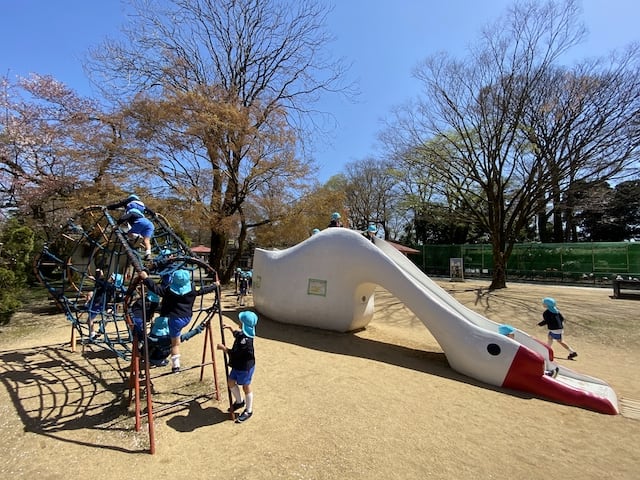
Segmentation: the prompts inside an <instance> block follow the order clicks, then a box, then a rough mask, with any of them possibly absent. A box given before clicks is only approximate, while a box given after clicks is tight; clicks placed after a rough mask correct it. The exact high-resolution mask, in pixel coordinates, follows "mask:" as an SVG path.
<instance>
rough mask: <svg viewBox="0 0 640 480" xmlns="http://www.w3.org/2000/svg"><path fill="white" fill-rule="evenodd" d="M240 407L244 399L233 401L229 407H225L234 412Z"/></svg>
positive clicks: (242, 405)
mask: <svg viewBox="0 0 640 480" xmlns="http://www.w3.org/2000/svg"><path fill="white" fill-rule="evenodd" d="M242 407H244V400H242V401H241V402H234V404H233V405H232V406H231V407H229V408H227V412H231V411H232V410H233V411H234V412H235V411H236V410H240V409H241V408H242Z"/></svg>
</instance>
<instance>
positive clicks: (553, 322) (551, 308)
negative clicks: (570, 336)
mask: <svg viewBox="0 0 640 480" xmlns="http://www.w3.org/2000/svg"><path fill="white" fill-rule="evenodd" d="M542 304H543V305H544V306H545V307H547V309H546V310H545V311H544V312H543V313H542V321H541V322H540V323H538V326H540V327H542V326H543V325H546V326H547V328H548V329H549V334H548V337H547V345H549V347H551V344H552V343H553V341H554V340H555V341H556V342H558V343H559V344H560V345H562V346H563V347H564V348H566V349H567V350H568V351H569V357H568V358H569V360H573V359H574V358H576V357H577V356H578V354H577V352H575V351H574V350H573V348H571V347H570V346H569V345H568V344H567V343H565V342H564V341H563V340H562V334H563V333H564V317H563V316H562V314H561V313H560V311H559V310H558V308H557V306H556V301H555V300H554V299H553V298H551V297H546V298H543V299H542Z"/></svg>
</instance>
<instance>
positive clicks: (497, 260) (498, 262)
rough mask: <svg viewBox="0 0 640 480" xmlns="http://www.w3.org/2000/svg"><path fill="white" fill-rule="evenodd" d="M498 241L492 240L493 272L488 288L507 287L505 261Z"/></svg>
mask: <svg viewBox="0 0 640 480" xmlns="http://www.w3.org/2000/svg"><path fill="white" fill-rule="evenodd" d="M501 243H502V242H500V241H495V240H494V242H493V245H492V247H493V248H492V249H493V273H492V274H491V285H489V290H498V289H500V288H507V262H506V258H505V254H504V251H503V248H502V247H501Z"/></svg>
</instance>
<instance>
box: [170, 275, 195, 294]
mask: <svg viewBox="0 0 640 480" xmlns="http://www.w3.org/2000/svg"><path fill="white" fill-rule="evenodd" d="M169 290H171V291H172V292H173V293H175V294H176V295H186V294H187V293H189V292H190V291H191V274H190V273H189V272H187V271H186V270H176V271H175V272H173V276H172V277H171V284H170V286H169Z"/></svg>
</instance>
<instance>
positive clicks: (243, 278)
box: [238, 272, 249, 307]
mask: <svg viewBox="0 0 640 480" xmlns="http://www.w3.org/2000/svg"><path fill="white" fill-rule="evenodd" d="M248 288H249V279H248V278H247V274H246V273H245V272H242V273H240V279H239V280H238V303H239V304H240V306H241V307H244V297H245V296H246V295H247V289H248Z"/></svg>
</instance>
